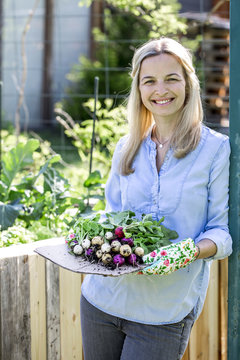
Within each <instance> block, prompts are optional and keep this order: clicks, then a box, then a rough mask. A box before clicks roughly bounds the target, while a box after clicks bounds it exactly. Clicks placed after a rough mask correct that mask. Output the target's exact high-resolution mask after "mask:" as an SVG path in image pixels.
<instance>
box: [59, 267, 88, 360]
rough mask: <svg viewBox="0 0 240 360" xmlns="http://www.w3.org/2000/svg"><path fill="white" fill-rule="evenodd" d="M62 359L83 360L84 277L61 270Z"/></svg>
mask: <svg viewBox="0 0 240 360" xmlns="http://www.w3.org/2000/svg"><path fill="white" fill-rule="evenodd" d="M59 271H60V272H59V275H60V285H59V286H60V323H61V359H62V360H65V359H71V360H74V359H77V360H82V341H81V326H80V294H81V284H82V275H80V274H77V273H73V272H70V271H68V270H65V269H63V268H60V269H59Z"/></svg>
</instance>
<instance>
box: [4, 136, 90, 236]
mask: <svg viewBox="0 0 240 360" xmlns="http://www.w3.org/2000/svg"><path fill="white" fill-rule="evenodd" d="M38 148H39V141H38V140H35V139H29V140H27V141H26V142H25V143H19V144H18V145H16V146H15V147H13V148H12V149H11V150H9V151H8V152H6V153H5V154H4V155H3V157H2V174H1V180H0V225H1V229H2V230H5V229H7V228H9V227H11V226H12V225H13V224H14V222H15V220H16V219H17V218H19V219H22V220H23V221H24V222H25V224H26V226H28V227H29V226H30V225H31V223H32V222H33V221H36V220H38V221H41V223H42V225H45V226H48V227H49V228H52V229H55V230H57V228H58V225H59V224H58V223H59V219H60V218H59V216H60V215H61V214H63V213H64V212H65V210H66V209H68V207H71V206H72V204H73V203H77V204H78V206H80V207H82V208H83V207H84V206H83V202H82V200H81V199H79V198H74V197H72V196H71V195H70V193H69V188H70V185H69V183H68V181H67V180H66V179H65V178H63V176H61V174H60V173H59V171H57V170H56V169H55V168H53V164H55V163H56V162H58V161H59V159H60V156H59V155H55V156H51V157H50V158H49V159H48V160H46V162H45V163H44V164H43V165H42V166H40V168H39V169H38V171H37V172H36V173H33V172H32V171H31V170H32V168H35V167H36V165H33V164H34V159H33V154H34V153H35V152H36V150H37V149H38Z"/></svg>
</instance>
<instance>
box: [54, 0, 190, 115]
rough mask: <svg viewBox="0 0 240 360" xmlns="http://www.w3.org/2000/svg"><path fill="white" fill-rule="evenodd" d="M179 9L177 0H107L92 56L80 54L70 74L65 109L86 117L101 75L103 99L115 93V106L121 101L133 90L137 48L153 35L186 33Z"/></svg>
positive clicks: (63, 101) (101, 95)
mask: <svg viewBox="0 0 240 360" xmlns="http://www.w3.org/2000/svg"><path fill="white" fill-rule="evenodd" d="M86 3H87V4H88V5H89V4H90V3H91V1H90V2H89V1H87V2H86V1H82V2H81V3H80V4H81V5H85V4H86ZM179 9H180V4H179V3H178V1H177V0H159V1H155V0H134V1H129V0H124V1H123V0H108V1H106V2H105V3H104V14H103V19H104V20H103V24H102V29H100V28H94V29H93V36H94V54H93V58H92V59H89V58H86V57H84V56H82V57H80V58H79V63H77V64H75V65H74V66H73V68H72V70H71V72H70V73H69V74H68V75H67V79H68V80H69V81H70V84H69V86H68V88H67V89H66V94H67V97H66V98H65V99H62V101H61V104H62V108H63V109H64V110H65V111H66V112H67V113H69V114H70V115H71V116H72V117H73V119H75V120H79V121H80V122H81V121H83V120H84V119H86V118H87V113H86V112H85V111H84V106H83V102H84V101H85V98H86V97H92V96H93V84H94V78H95V77H96V76H98V77H99V98H100V100H101V99H104V98H106V97H110V96H112V97H114V99H115V105H119V104H121V102H122V98H125V97H126V94H127V93H128V92H129V89H130V81H131V80H130V76H129V75H128V70H129V69H128V68H127V67H128V66H129V65H130V63H131V59H132V56H133V52H134V49H135V47H137V46H139V45H140V44H142V43H143V42H145V41H147V40H148V39H150V38H159V37H160V36H163V35H171V36H177V34H184V33H186V29H187V26H186V23H185V20H184V19H183V18H180V17H178V11H179ZM103 29H104V30H103ZM129 29H131V31H129ZM103 31H104V32H103ZM101 102H102V106H103V101H102V100H101Z"/></svg>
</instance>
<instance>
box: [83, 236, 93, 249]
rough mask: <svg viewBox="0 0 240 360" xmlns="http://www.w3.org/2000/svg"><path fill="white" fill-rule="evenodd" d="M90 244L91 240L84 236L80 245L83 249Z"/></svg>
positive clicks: (87, 247)
mask: <svg viewBox="0 0 240 360" xmlns="http://www.w3.org/2000/svg"><path fill="white" fill-rule="evenodd" d="M90 246H91V241H90V240H89V239H88V238H85V239H84V240H83V241H82V247H83V248H84V249H89V248H90Z"/></svg>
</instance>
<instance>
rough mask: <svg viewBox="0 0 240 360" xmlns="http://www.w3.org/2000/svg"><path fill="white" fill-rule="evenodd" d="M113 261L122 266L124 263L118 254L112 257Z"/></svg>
mask: <svg viewBox="0 0 240 360" xmlns="http://www.w3.org/2000/svg"><path fill="white" fill-rule="evenodd" d="M113 262H114V264H116V265H118V266H122V265H123V264H124V263H125V259H124V257H123V256H121V255H120V254H117V255H115V256H114V257H113Z"/></svg>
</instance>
